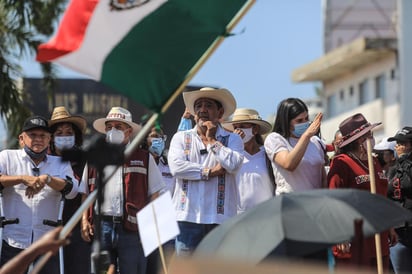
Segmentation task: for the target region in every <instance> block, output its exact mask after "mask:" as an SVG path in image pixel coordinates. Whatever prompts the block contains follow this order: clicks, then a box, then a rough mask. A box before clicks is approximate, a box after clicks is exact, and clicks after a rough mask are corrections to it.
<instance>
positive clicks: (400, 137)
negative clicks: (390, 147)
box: [388, 127, 412, 142]
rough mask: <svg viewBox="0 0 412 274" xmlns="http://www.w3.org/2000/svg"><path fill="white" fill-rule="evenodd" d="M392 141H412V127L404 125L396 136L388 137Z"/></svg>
mask: <svg viewBox="0 0 412 274" xmlns="http://www.w3.org/2000/svg"><path fill="white" fill-rule="evenodd" d="M388 141H389V142H391V141H409V142H412V127H404V128H402V129H401V130H400V131H398V132H397V133H396V135H395V136H393V137H391V138H389V139H388Z"/></svg>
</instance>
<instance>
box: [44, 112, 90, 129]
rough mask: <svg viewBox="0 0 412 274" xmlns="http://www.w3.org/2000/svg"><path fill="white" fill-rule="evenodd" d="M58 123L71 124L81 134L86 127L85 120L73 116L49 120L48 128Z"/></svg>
mask: <svg viewBox="0 0 412 274" xmlns="http://www.w3.org/2000/svg"><path fill="white" fill-rule="evenodd" d="M60 123H72V124H73V125H75V126H76V127H77V128H78V129H79V130H80V131H81V132H83V133H84V132H85V131H86V127H87V121H86V119H85V118H83V117H81V116H75V115H73V116H70V117H65V118H60V119H53V120H49V122H48V125H49V127H52V126H54V125H56V124H60Z"/></svg>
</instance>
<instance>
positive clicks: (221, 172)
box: [209, 164, 226, 177]
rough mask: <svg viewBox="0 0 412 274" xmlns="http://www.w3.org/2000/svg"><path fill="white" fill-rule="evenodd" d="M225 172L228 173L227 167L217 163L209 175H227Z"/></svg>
mask: <svg viewBox="0 0 412 274" xmlns="http://www.w3.org/2000/svg"><path fill="white" fill-rule="evenodd" d="M225 174H226V169H224V168H223V167H222V166H221V165H220V164H217V165H216V166H214V167H213V168H212V169H210V175H209V177H214V176H220V175H225Z"/></svg>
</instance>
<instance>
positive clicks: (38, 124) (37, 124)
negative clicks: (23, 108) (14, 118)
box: [22, 115, 50, 132]
mask: <svg viewBox="0 0 412 274" xmlns="http://www.w3.org/2000/svg"><path fill="white" fill-rule="evenodd" d="M32 129H43V130H45V131H47V132H50V129H49V126H48V124H47V120H46V118H44V117H42V116H38V115H37V116H31V117H29V118H27V119H26V121H24V124H23V129H22V131H29V130H32Z"/></svg>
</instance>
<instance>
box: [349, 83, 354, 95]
mask: <svg viewBox="0 0 412 274" xmlns="http://www.w3.org/2000/svg"><path fill="white" fill-rule="evenodd" d="M349 96H351V97H352V96H353V86H350V87H349Z"/></svg>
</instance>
